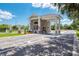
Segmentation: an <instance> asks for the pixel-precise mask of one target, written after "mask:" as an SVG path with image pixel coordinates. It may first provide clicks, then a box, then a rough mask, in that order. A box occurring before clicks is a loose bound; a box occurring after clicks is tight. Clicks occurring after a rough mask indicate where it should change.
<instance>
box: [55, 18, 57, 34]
mask: <svg viewBox="0 0 79 59" xmlns="http://www.w3.org/2000/svg"><path fill="white" fill-rule="evenodd" d="M55 34H57V20H56V19H55Z"/></svg>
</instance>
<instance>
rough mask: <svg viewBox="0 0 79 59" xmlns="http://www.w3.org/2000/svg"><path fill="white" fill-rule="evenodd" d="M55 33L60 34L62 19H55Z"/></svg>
mask: <svg viewBox="0 0 79 59" xmlns="http://www.w3.org/2000/svg"><path fill="white" fill-rule="evenodd" d="M55 34H60V20H59V19H58V20H56V21H55Z"/></svg>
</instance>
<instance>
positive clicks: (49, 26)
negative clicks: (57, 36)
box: [49, 20, 51, 32]
mask: <svg viewBox="0 0 79 59" xmlns="http://www.w3.org/2000/svg"><path fill="white" fill-rule="evenodd" d="M49 31H50V32H51V21H50V20H49Z"/></svg>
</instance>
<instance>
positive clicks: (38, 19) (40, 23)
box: [29, 14, 61, 34]
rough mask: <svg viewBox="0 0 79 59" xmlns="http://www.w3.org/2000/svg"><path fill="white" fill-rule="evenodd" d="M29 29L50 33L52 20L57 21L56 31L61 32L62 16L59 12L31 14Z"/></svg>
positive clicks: (35, 31)
mask: <svg viewBox="0 0 79 59" xmlns="http://www.w3.org/2000/svg"><path fill="white" fill-rule="evenodd" d="M29 19H30V24H29V30H30V31H32V32H33V33H50V32H51V23H50V22H51V21H53V22H54V23H55V33H56V34H60V19H61V16H60V15H58V14H47V15H43V16H38V15H35V14H33V15H32V16H30V18H29Z"/></svg>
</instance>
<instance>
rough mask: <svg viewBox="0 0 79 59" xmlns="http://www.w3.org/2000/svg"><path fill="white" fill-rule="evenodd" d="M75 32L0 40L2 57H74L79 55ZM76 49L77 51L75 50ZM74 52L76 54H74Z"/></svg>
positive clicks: (31, 35) (30, 35)
mask: <svg viewBox="0 0 79 59" xmlns="http://www.w3.org/2000/svg"><path fill="white" fill-rule="evenodd" d="M74 34H75V32H74V31H73V30H70V31H65V32H62V34H61V35H44V34H28V35H23V36H16V37H5V38H0V55H5V56H7V55H13V56H24V55H30V56H33V55H34V56H36V55H40V56H44V55H47V56H54V55H55V56H65V55H66V56H72V55H78V54H77V51H78V50H77V48H76V47H77V45H76V44H75V42H76V41H75V42H74V40H75V39H76V38H75V36H74ZM74 47H75V49H73V48H74ZM73 51H74V53H73Z"/></svg>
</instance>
